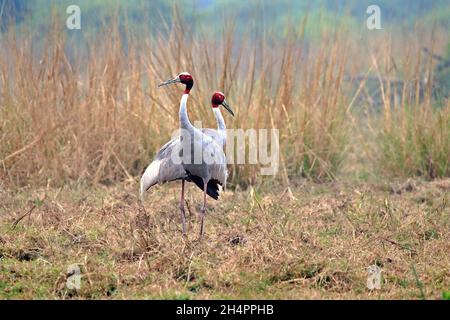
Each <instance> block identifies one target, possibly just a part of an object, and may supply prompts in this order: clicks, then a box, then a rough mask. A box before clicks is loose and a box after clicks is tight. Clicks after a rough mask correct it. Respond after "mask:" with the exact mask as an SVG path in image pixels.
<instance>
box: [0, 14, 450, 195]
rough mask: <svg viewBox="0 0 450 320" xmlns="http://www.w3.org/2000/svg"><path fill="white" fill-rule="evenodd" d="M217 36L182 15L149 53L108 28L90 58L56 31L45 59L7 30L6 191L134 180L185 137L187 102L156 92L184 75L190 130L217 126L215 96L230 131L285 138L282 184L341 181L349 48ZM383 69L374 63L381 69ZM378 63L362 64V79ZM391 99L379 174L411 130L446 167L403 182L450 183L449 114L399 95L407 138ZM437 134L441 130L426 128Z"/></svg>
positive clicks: (90, 45)
mask: <svg viewBox="0 0 450 320" xmlns="http://www.w3.org/2000/svg"><path fill="white" fill-rule="evenodd" d="M221 27H222V28H221V29H223V30H224V31H223V33H222V34H221V35H220V36H219V37H216V38H212V37H210V36H207V35H208V33H207V32H206V31H205V32H196V33H195V34H190V32H189V31H190V27H189V26H188V25H186V24H185V23H184V22H183V21H182V19H180V18H179V17H178V15H177V14H176V11H175V14H174V18H173V23H172V24H171V25H170V26H165V27H164V28H163V30H160V32H159V33H157V34H156V35H152V36H150V35H149V36H148V38H147V39H145V41H143V40H142V38H141V37H136V36H135V35H134V34H133V32H132V31H131V30H129V29H127V30H125V32H119V30H118V27H117V26H115V25H108V26H105V28H104V30H102V31H99V32H98V33H97V35H96V36H95V37H89V39H86V41H87V46H86V50H79V49H76V48H75V47H74V46H73V45H70V41H68V39H67V34H66V33H65V31H63V30H64V26H62V25H60V24H58V23H54V24H53V27H52V29H51V30H50V31H49V33H48V34H47V35H46V36H45V39H46V42H45V45H43V44H42V43H40V46H36V45H35V44H33V37H32V35H30V36H26V35H23V34H22V35H20V36H19V35H17V34H16V33H15V32H14V31H13V30H11V31H10V32H9V33H8V34H5V35H3V36H2V38H0V44H1V45H0V48H1V54H0V92H1V96H0V168H1V169H0V174H1V177H2V180H3V181H4V182H5V183H8V184H11V185H17V186H22V185H28V184H40V185H60V184H62V183H64V182H67V181H69V180H70V181H72V180H76V181H79V180H82V181H88V182H89V183H94V184H97V183H106V184H107V183H112V182H115V181H118V180H124V179H129V180H134V179H136V178H137V177H139V175H140V174H141V173H142V170H143V169H144V168H145V166H146V165H148V163H149V162H150V161H151V159H152V157H153V155H154V154H155V153H156V152H157V150H158V149H159V147H160V146H162V145H163V143H164V142H166V141H167V140H168V139H169V138H170V136H171V134H172V132H173V131H174V130H175V129H176V128H177V127H178V106H179V98H180V95H181V92H182V89H181V88H175V87H170V88H163V89H158V88H157V84H158V83H160V82H161V81H162V80H166V79H167V78H168V77H172V76H174V75H176V74H177V73H179V72H181V71H188V72H190V73H191V74H193V76H194V79H195V87H194V90H193V92H192V97H191V100H190V101H189V113H190V117H191V119H192V120H202V121H203V125H204V126H208V127H214V126H215V122H214V119H213V114H212V112H210V109H209V99H210V96H211V93H212V92H213V91H215V90H221V91H223V92H224V93H225V94H226V96H227V100H228V101H229V102H230V103H231V105H232V106H233V108H234V109H235V113H236V116H235V117H234V118H231V117H228V116H225V117H226V122H227V126H228V127H229V128H243V129H247V128H256V129H258V128H276V129H279V130H280V147H281V158H280V160H281V167H280V171H279V174H278V176H277V177H275V178H276V179H278V178H280V179H283V181H284V183H286V184H288V183H289V178H290V177H292V176H303V177H307V178H311V179H316V180H324V179H335V178H336V176H337V174H338V173H339V170H340V168H341V166H342V164H343V160H344V159H345V157H346V155H347V154H348V151H349V148H348V147H349V143H348V137H349V133H350V129H351V128H352V125H353V123H355V121H354V117H353V115H352V113H351V110H352V107H353V106H354V104H355V97H356V95H354V93H351V92H349V91H347V90H344V87H345V86H344V78H345V76H347V77H348V76H349V75H350V76H351V75H352V74H355V73H358V72H360V69H358V68H356V67H355V64H356V62H355V60H356V58H357V57H359V56H360V55H356V54H354V53H355V50H359V49H360V48H358V47H357V48H353V53H352V50H350V48H351V46H350V45H349V43H350V42H351V39H350V37H349V36H347V35H344V33H342V32H339V30H338V31H335V33H333V34H324V35H323V37H322V41H321V42H320V43H319V44H316V45H314V46H313V45H311V44H310V43H309V42H308V41H306V40H304V39H303V36H302V34H303V31H302V30H303V29H302V28H300V30H299V31H298V32H291V33H290V34H289V35H288V36H287V37H286V38H285V39H284V40H279V39H278V40H277V39H276V37H273V38H270V37H264V38H259V39H257V40H254V39H253V38H252V37H250V36H248V35H237V33H236V32H235V30H234V29H233V27H232V25H231V26H230V25H229V24H227V25H225V24H224V25H222V26H221ZM149 34H150V33H149ZM153 34H154V33H153ZM36 47H42V48H38V49H36ZM386 56H387V54H386V55H385V56H384V57H386ZM384 57H383V56H382V57H381V58H380V57H379V58H376V59H380V63H381V61H382V59H383V58H384ZM359 59H360V60H361V58H360V57H359ZM375 61H377V60H375ZM369 62H370V63H369ZM372 63H373V61H368V64H367V66H368V67H367V69H369V67H370V65H371V64H372ZM359 65H361V63H360V62H359ZM419 65H422V64H420V63H419ZM417 74H418V73H416V75H417ZM364 81H365V79H363V80H362V82H361V83H363V82H364ZM381 86H383V84H382V85H381ZM430 86H431V84H430ZM362 87H363V86H360V89H361V88H362ZM415 88H416V87H413V89H415ZM383 90H384V91H383V97H384V100H383V101H384V105H385V108H384V110H385V111H384V113H385V118H384V123H385V126H386V131H384V133H383V135H382V136H381V140H379V141H382V142H383V144H379V146H381V147H382V149H377V150H383V153H382V154H383V155H384V158H383V159H382V161H384V162H386V161H388V162H389V164H390V165H391V164H392V169H391V171H397V167H398V166H403V164H402V162H401V161H403V162H405V161H406V160H401V161H400V160H399V159H397V158H395V157H397V155H403V158H402V159H406V158H407V155H408V154H409V153H410V147H409V146H410V144H409V142H405V139H404V137H405V136H408V137H410V134H409V131H408V130H409V129H408V128H410V129H411V128H415V129H414V130H413V131H414V132H415V134H414V137H415V138H414V139H415V140H414V139H413V140H411V141H413V142H412V143H413V144H414V145H415V147H414V148H415V152H416V153H415V155H414V157H415V158H417V157H419V158H423V157H424V156H423V149H418V146H419V143H420V145H422V146H427V150H428V151H426V157H428V158H427V159H428V160H427V161H428V162H429V163H433V164H436V162H438V163H439V167H436V166H435V165H434V167H433V169H430V168H428V167H427V168H424V167H423V166H424V165H425V164H424V163H423V161H422V160H414V161H415V162H414V161H413V162H414V165H409V166H408V167H409V168H410V169H408V170H406V171H405V173H406V174H416V173H417V170H415V169H412V168H413V167H414V166H415V167H417V166H419V167H421V168H422V169H423V170H428V171H430V170H433V172H434V173H433V174H430V175H433V176H434V175H448V174H449V170H448V162H443V160H442V159H443V158H445V161H447V160H448V157H446V155H448V154H449V153H448V152H447V150H448V145H449V139H450V138H449V134H448V132H449V131H450V129H449V128H448V108H447V109H444V110H442V111H441V113H440V115H437V114H436V113H435V111H433V110H432V107H431V102H430V101H431V100H430V99H425V100H421V99H419V98H417V99H416V100H413V101H415V103H416V104H420V105H422V104H423V103H425V105H426V106H427V107H426V108H421V107H420V106H418V105H417V106H416V105H415V104H414V103H413V104H412V105H411V104H409V103H407V101H408V100H407V99H406V97H410V93H411V92H413V90H412V89H408V87H407V86H405V88H404V98H403V99H402V100H401V101H402V102H401V106H402V108H403V109H401V110H406V109H405V108H406V106H411V107H414V110H416V111H415V112H418V113H419V116H417V115H416V116H415V117H411V118H410V119H411V121H413V124H411V125H409V126H408V122H407V121H406V119H407V118H406V117H405V116H406V113H405V112H404V111H401V110H400V109H398V108H395V110H394V111H392V115H391V105H390V101H391V100H390V98H386V97H390V96H391V95H392V92H391V91H390V87H389V85H388V86H387V87H386V88H383ZM360 92H361V90H358V91H357V94H359V93H360ZM422 101H425V102H422ZM422 115H426V116H422ZM427 117H429V118H427ZM430 121H431V122H432V123H436V124H437V125H433V126H429V125H427V124H428V123H429V122H430ZM438 125H440V126H441V127H442V128H443V129H442V130H443V131H442V130H441V131H439V130H438V128H439V126H438ZM364 139H366V137H364ZM376 139H379V137H376ZM357 152H359V150H357ZM446 152H447V153H446ZM376 153H378V152H376ZM414 157H413V158H414ZM408 159H409V158H408ZM425 166H427V165H425ZM386 168H387V167H386ZM422 169H421V170H422ZM230 170H231V178H230V180H229V181H230V182H231V184H232V185H238V184H239V185H244V186H245V185H248V184H252V183H256V182H258V181H260V179H261V178H260V176H259V168H258V166H255V165H233V166H231V167H230Z"/></svg>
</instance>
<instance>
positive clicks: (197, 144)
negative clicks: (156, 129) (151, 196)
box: [140, 72, 234, 237]
mask: <svg viewBox="0 0 450 320" xmlns="http://www.w3.org/2000/svg"><path fill="white" fill-rule="evenodd" d="M174 83H181V84H184V85H185V90H184V93H183V95H182V97H181V101H180V111H179V120H180V129H181V131H182V132H183V134H181V135H180V136H178V137H176V138H174V139H172V140H170V141H169V142H167V143H166V144H165V145H164V146H163V147H162V148H161V149H160V150H159V151H158V153H157V154H156V156H155V159H154V160H153V162H152V163H150V165H149V166H148V167H147V169H146V170H145V172H144V174H143V176H142V178H141V188H140V192H141V199H142V198H143V194H144V192H145V191H147V190H148V189H150V188H151V187H152V186H154V185H156V184H162V183H165V182H170V181H176V180H181V197H180V208H179V209H180V217H181V224H182V232H183V236H186V215H185V210H184V194H185V182H186V181H187V182H192V183H194V184H195V185H197V187H199V188H200V189H201V190H202V191H203V206H202V207H201V210H200V211H201V214H200V217H201V225H200V237H203V234H204V219H205V215H206V196H207V195H208V196H210V197H211V198H213V199H216V200H217V199H218V198H219V186H221V187H222V188H223V189H225V187H226V183H227V164H226V156H225V153H224V151H223V146H224V145H225V143H226V126H225V121H224V119H223V117H222V113H221V112H220V109H219V107H220V106H223V107H224V108H225V109H226V110H227V111H228V112H230V113H231V115H232V116H234V113H233V110H232V109H231V107H230V106H229V105H228V103H227V102H226V101H225V96H224V94H223V93H222V92H219V91H216V92H214V94H213V95H212V98H211V106H212V109H213V112H214V116H215V118H216V122H217V130H215V129H207V128H205V129H198V128H196V127H194V126H193V125H192V124H191V122H190V120H189V116H188V113H187V100H188V98H189V94H190V91H191V89H192V87H193V86H194V79H193V77H192V76H191V75H190V74H189V73H187V72H182V73H180V74H179V75H178V76H176V77H175V78H173V79H170V80H167V81H165V82H163V83H162V84H160V85H159V86H158V87H162V86H166V85H170V84H174ZM199 152H200V161H196V160H197V159H198V156H199V154H198V153H199ZM196 153H197V154H196ZM205 155H207V157H205Z"/></svg>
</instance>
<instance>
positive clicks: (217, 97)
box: [211, 91, 234, 116]
mask: <svg viewBox="0 0 450 320" xmlns="http://www.w3.org/2000/svg"><path fill="white" fill-rule="evenodd" d="M211 105H212V107H213V108H218V107H219V106H220V105H222V106H223V107H224V108H225V109H227V111H228V112H229V113H231V115H232V116H234V113H233V110H231V107H230V106H229V105H228V103H227V102H226V101H225V95H224V94H223V93H222V92H220V91H216V92H214V94H213V95H212V97H211Z"/></svg>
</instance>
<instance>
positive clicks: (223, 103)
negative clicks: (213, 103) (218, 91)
mask: <svg viewBox="0 0 450 320" xmlns="http://www.w3.org/2000/svg"><path fill="white" fill-rule="evenodd" d="M222 106H223V107H224V108H225V109H227V111H228V112H229V113H231V115H232V116H233V117H234V112H233V110H231V107H230V106H229V105H228V103H227V102H226V101H225V100H224V101H223V102H222Z"/></svg>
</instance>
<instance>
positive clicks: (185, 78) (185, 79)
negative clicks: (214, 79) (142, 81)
mask: <svg viewBox="0 0 450 320" xmlns="http://www.w3.org/2000/svg"><path fill="white" fill-rule="evenodd" d="M178 82H179V83H182V84H184V85H185V86H186V89H185V90H184V93H189V92H190V91H191V89H192V87H193V86H194V78H192V76H191V75H190V74H189V73H187V72H181V73H180V74H179V75H177V76H176V77H175V78H173V79H170V80H167V81H164V82H163V83H161V84H160V85H159V86H158V87H162V86H166V85H168V84H172V83H178Z"/></svg>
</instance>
